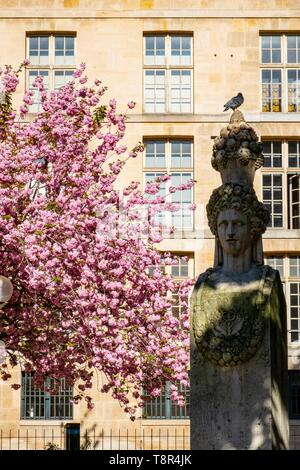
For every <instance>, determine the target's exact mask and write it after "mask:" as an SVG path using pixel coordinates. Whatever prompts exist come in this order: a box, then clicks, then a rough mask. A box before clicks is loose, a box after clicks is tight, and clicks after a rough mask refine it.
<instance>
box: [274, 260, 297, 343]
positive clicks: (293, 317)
mask: <svg viewBox="0 0 300 470" xmlns="http://www.w3.org/2000/svg"><path fill="white" fill-rule="evenodd" d="M265 262H266V264H269V265H270V266H272V267H273V268H274V269H278V271H279V272H280V277H281V280H282V282H283V287H284V291H285V297H286V303H287V313H288V318H287V325H288V342H289V344H292V343H296V342H299V341H300V255H294V256H281V255H269V256H266V257H265Z"/></svg>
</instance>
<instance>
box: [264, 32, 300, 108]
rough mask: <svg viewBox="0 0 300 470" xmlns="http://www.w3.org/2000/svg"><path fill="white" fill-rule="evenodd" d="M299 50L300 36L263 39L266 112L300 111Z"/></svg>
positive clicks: (275, 36) (271, 36) (282, 35)
mask: <svg viewBox="0 0 300 470" xmlns="http://www.w3.org/2000/svg"><path fill="white" fill-rule="evenodd" d="M299 49H300V34H272V35H262V36H261V82H262V111H263V112H281V111H284V112H291V113H295V112H299V111H300V53H299ZM266 66H268V68H266Z"/></svg>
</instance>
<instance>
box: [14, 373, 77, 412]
mask: <svg viewBox="0 0 300 470" xmlns="http://www.w3.org/2000/svg"><path fill="white" fill-rule="evenodd" d="M33 375H34V373H33V372H24V371H22V372H21V393H20V401H21V404H20V419H21V420H24V421H48V420H49V421H63V420H64V421H71V420H73V419H74V405H73V403H72V401H71V400H70V401H69V405H68V406H69V410H70V413H69V414H68V415H63V416H56V414H55V415H54V416H51V397H55V398H54V400H57V399H58V400H59V401H63V403H64V405H63V407H64V409H66V404H65V399H66V398H68V397H71V396H72V395H73V394H74V389H73V387H70V386H69V385H67V383H66V381H65V379H61V381H63V384H64V391H63V393H62V391H61V388H59V390H58V392H57V393H56V394H55V395H51V394H50V392H48V391H46V390H45V388H46V387H49V385H50V380H51V379H50V378H47V379H46V380H45V381H44V385H43V388H42V389H38V388H36V387H35V386H34V384H33ZM28 377H30V386H29V389H30V393H29V394H28V392H27V388H25V384H24V382H25V381H26V380H28ZM31 390H32V392H31ZM37 394H38V395H39V397H38V398H39V400H40V401H41V403H42V404H43V409H44V414H43V416H36V414H35V410H34V407H35V404H36V400H37ZM27 402H28V406H29V405H32V402H33V410H34V411H33V415H31V414H30V415H29V416H26V410H27V408H26V405H27ZM40 408H41V405H40Z"/></svg>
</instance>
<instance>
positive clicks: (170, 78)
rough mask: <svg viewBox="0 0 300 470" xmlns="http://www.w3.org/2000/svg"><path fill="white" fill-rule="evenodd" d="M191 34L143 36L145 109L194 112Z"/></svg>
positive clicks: (151, 111) (158, 111) (152, 111)
mask: <svg viewBox="0 0 300 470" xmlns="http://www.w3.org/2000/svg"><path fill="white" fill-rule="evenodd" d="M192 89H193V53H192V36H191V35H177V34H172V35H171V34H167V35H163V34H155V35H153V34H149V35H145V36H144V111H145V112H146V113H191V112H192Z"/></svg>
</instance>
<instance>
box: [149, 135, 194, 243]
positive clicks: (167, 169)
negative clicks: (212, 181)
mask: <svg viewBox="0 0 300 470" xmlns="http://www.w3.org/2000/svg"><path fill="white" fill-rule="evenodd" d="M155 141H156V142H164V143H165V166H164V167H148V166H146V144H147V142H155ZM173 142H179V143H184V142H189V143H190V144H191V166H190V167H183V166H180V167H176V166H172V155H173V154H172V143H173ZM143 143H144V144H145V151H144V152H143V189H145V184H146V178H147V176H146V175H147V174H149V173H155V174H157V175H164V174H166V173H167V174H169V175H170V176H171V177H172V174H178V173H180V174H181V175H183V174H184V173H190V175H191V178H192V179H193V178H194V140H193V138H192V137H186V136H176V137H173V136H171V137H157V136H155V137H151V136H144V138H143ZM164 184H165V193H166V194H167V193H168V189H169V187H170V186H172V180H171V179H170V180H169V181H166V182H165V183H164ZM190 191H191V202H190V203H189V204H193V203H194V200H195V194H194V187H193V188H191V189H190ZM172 196H173V194H171V197H170V199H169V202H174V201H173V198H172ZM179 212H180V211H178V212H175V213H174V215H176V214H179ZM164 215H165V224H166V226H167V227H171V226H172V225H173V213H170V212H168V211H167V212H166V213H165V214H164ZM191 221H192V223H191V226H188V227H184V226H182V224H181V227H178V228H176V227H174V228H175V231H176V232H177V233H178V232H180V233H181V232H186V231H187V232H191V231H194V227H195V218H194V213H193V211H191ZM165 236H166V237H167V236H168V235H167V234H165Z"/></svg>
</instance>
